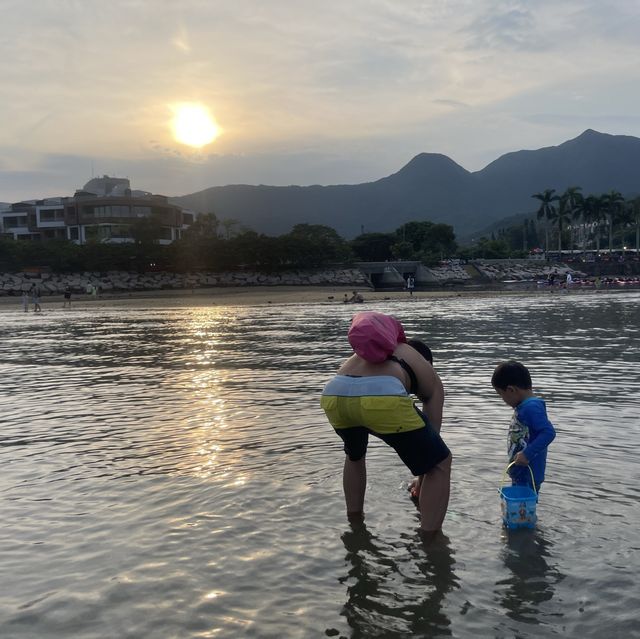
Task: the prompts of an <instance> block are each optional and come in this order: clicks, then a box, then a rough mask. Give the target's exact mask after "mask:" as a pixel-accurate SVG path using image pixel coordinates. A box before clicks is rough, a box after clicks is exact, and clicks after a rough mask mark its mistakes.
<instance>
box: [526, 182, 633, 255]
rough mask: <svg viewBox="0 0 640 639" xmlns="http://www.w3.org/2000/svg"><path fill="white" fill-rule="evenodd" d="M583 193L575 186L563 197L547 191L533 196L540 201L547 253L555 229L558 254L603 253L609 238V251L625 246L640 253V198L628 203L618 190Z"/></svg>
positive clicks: (539, 214) (549, 190)
mask: <svg viewBox="0 0 640 639" xmlns="http://www.w3.org/2000/svg"><path fill="white" fill-rule="evenodd" d="M581 191H582V188H581V187H579V186H571V187H569V188H568V189H567V190H566V191H565V192H564V193H561V194H557V193H556V191H555V189H545V190H544V191H542V192H540V193H534V194H533V195H532V196H531V197H533V198H535V199H536V200H538V201H539V202H540V206H539V208H538V211H537V217H538V219H541V220H543V222H544V228H545V250H549V249H550V246H549V234H550V231H551V230H554V231H555V234H556V240H557V247H558V251H562V249H563V248H568V249H570V250H573V249H579V250H585V249H590V248H593V249H595V250H598V251H599V250H600V247H601V243H602V240H603V239H605V238H607V239H608V249H609V251H612V250H614V248H624V247H625V246H634V247H635V250H636V251H638V250H640V196H638V197H635V198H633V199H628V200H627V199H625V198H624V197H623V196H622V194H621V193H619V192H618V191H615V190H611V191H609V192H608V193H601V194H599V195H596V194H590V195H587V196H584V195H583V194H582V193H581ZM616 243H617V246H614V244H616Z"/></svg>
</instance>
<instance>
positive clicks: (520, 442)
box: [507, 397, 556, 487]
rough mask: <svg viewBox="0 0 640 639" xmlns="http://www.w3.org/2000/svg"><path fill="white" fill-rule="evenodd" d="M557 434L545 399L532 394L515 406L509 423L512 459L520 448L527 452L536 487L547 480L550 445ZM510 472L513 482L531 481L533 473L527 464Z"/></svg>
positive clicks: (510, 457) (527, 483)
mask: <svg viewBox="0 0 640 639" xmlns="http://www.w3.org/2000/svg"><path fill="white" fill-rule="evenodd" d="M555 436H556V431H555V429H554V427H553V424H552V423H551V422H550V421H549V418H548V417H547V409H546V406H545V403H544V401H543V400H541V399H540V398H539V397H529V398H527V399H525V400H524V401H522V402H520V404H518V405H517V406H516V408H515V410H514V411H513V418H512V419H511V424H510V426H509V439H508V444H507V445H508V450H509V463H511V462H512V461H513V459H514V457H515V456H516V455H517V454H518V453H519V452H524V454H525V456H526V457H527V459H528V460H529V465H530V466H531V470H532V471H533V477H534V480H535V482H536V486H537V487H540V484H541V483H542V482H543V481H544V471H545V467H546V465H547V448H548V446H549V444H550V443H551V442H552V441H553V440H554V439H555ZM509 474H510V476H511V479H512V480H513V483H514V484H521V485H527V486H530V485H531V474H530V473H529V469H528V468H527V467H526V466H513V467H512V468H511V470H510V471H509Z"/></svg>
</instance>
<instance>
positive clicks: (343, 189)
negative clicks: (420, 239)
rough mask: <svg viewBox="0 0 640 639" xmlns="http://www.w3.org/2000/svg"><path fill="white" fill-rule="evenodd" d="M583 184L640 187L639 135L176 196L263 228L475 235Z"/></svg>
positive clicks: (428, 157) (588, 188)
mask: <svg viewBox="0 0 640 639" xmlns="http://www.w3.org/2000/svg"><path fill="white" fill-rule="evenodd" d="M569 186H581V187H582V189H583V193H584V194H589V193H596V194H600V193H604V192H608V191H610V190H611V189H615V190H616V191H620V192H621V193H622V194H623V195H624V196H625V197H629V196H632V195H634V196H635V195H637V194H638V193H639V192H640V138H636V137H632V136H627V135H609V134H606V133H599V132H598V131H594V130H592V129H588V130H586V131H585V132H584V133H582V134H581V135H579V136H578V137H577V138H574V139H572V140H568V141H567V142H564V143H562V144H560V145H558V146H551V147H545V148H541V149H537V150H531V151H528V150H527V151H516V152H513V153H507V154H505V155H502V156H501V157H499V158H498V159H497V160H495V161H493V162H491V163H490V164H489V165H487V166H486V167H485V168H483V169H482V170H480V171H475V172H471V171H467V170H466V169H464V168H463V167H462V166H460V165H459V164H456V163H455V162H454V161H453V160H452V159H451V158H449V157H447V156H446V155H441V154H438V153H420V154H419V155H417V156H416V157H414V158H413V159H412V160H411V161H410V162H409V163H408V164H407V165H406V166H404V167H403V168H401V169H400V170H399V171H398V172H397V173H394V174H392V175H389V176H388V177H384V178H382V179H379V180H376V181H375V182H367V183H363V184H350V185H347V184H341V185H333V186H319V185H314V186H264V185H260V186H250V185H229V186H216V187H211V188H208V189H205V190H203V191H198V192H196V193H192V194H190V195H184V196H180V197H175V198H172V201H173V202H175V203H177V204H179V205H181V206H184V207H186V208H190V209H194V210H196V211H201V212H211V211H213V212H214V213H215V214H216V215H217V216H218V218H219V219H225V218H231V219H235V220H237V221H238V222H239V223H240V224H243V225H245V226H248V227H249V228H251V229H253V230H255V231H258V232H260V233H265V234H267V235H281V234H283V233H287V232H288V231H289V230H291V228H292V227H293V226H294V225H295V224H301V223H308V224H324V225H327V226H330V227H332V228H334V229H336V231H338V233H339V234H340V235H342V236H343V237H345V238H347V239H350V238H353V237H355V236H356V235H359V234H360V233H361V232H362V231H363V230H364V231H365V232H388V231H392V230H394V229H396V228H398V227H399V226H400V225H402V224H403V223H405V222H408V221H411V220H430V221H432V222H444V223H446V224H451V225H452V226H453V227H454V229H455V231H456V234H457V235H458V236H459V237H465V236H466V237H469V236H470V235H471V234H473V233H474V232H478V231H480V230H482V229H485V228H487V227H489V226H491V225H493V224H495V223H496V222H499V221H500V220H503V219H506V218H513V216H514V215H518V214H527V213H534V212H535V211H536V210H537V208H538V206H537V201H536V200H533V199H532V197H531V196H532V194H533V193H538V192H540V191H543V190H544V189H548V188H550V189H556V191H558V192H562V191H564V190H565V189H566V188H568V187H569Z"/></svg>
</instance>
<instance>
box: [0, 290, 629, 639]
mask: <svg viewBox="0 0 640 639" xmlns="http://www.w3.org/2000/svg"><path fill="white" fill-rule="evenodd" d="M639 301H640V295H639V294H637V293H629V294H610V293H607V294H602V295H598V294H591V295H575V296H573V295H572V296H564V297H561V296H555V297H554V296H529V297H527V296H514V297H479V298H456V297H452V298H446V299H433V298H429V299H423V300H418V301H415V302H411V303H408V302H405V301H388V302H381V303H380V304H377V305H376V309H377V310H382V311H385V312H390V313H393V314H396V315H397V316H398V317H399V318H400V319H402V320H403V322H404V324H405V327H406V331H407V334H409V335H411V336H416V337H422V338H425V339H426V340H427V341H428V342H429V344H430V345H431V347H432V349H433V351H434V354H435V365H436V368H437V370H438V371H439V373H440V375H441V376H442V378H443V380H444V382H445V386H446V390H447V400H446V408H445V421H444V426H443V433H444V437H445V439H446V441H447V443H448V444H449V446H450V448H451V449H452V451H453V453H454V471H453V495H452V500H451V508H450V512H449V514H448V516H447V520H446V523H445V533H446V535H445V536H444V537H443V538H442V540H441V541H440V543H439V544H437V545H435V546H433V547H431V548H425V547H423V546H422V545H421V543H420V542H419V539H418V536H417V533H416V527H417V523H418V522H417V515H416V512H415V510H414V509H413V508H412V506H411V504H410V502H408V500H407V498H406V493H405V489H404V485H405V482H406V481H407V480H408V479H409V477H408V474H407V472H406V470H404V468H403V467H402V465H401V464H400V463H399V462H398V461H397V459H396V458H395V456H394V455H393V453H392V452H390V451H389V450H388V449H386V448H385V447H384V446H382V445H376V444H375V443H374V444H373V445H372V447H371V450H370V453H369V455H368V467H369V487H368V493H367V521H366V524H365V525H363V526H360V527H355V528H353V527H351V526H349V524H348V523H347V522H346V521H345V519H344V513H343V503H342V496H341V465H342V453H341V446H340V443H339V440H338V438H337V437H336V436H335V435H334V433H333V432H332V431H331V429H330V428H329V427H328V425H327V424H326V423H325V419H324V417H323V415H322V413H321V411H320V409H319V404H318V396H319V392H320V390H321V388H322V386H323V384H324V383H325V382H326V380H327V379H328V378H329V376H330V375H331V374H332V373H333V371H334V370H335V368H336V367H337V365H338V363H339V361H340V360H341V358H343V357H344V356H346V355H347V354H348V352H349V348H348V343H347V341H346V330H347V327H348V324H349V320H350V316H351V314H352V312H353V308H351V307H345V306H343V305H341V304H340V305H330V304H326V305H285V306H262V307H245V308H241V307H236V308H219V307H216V308H211V309H207V308H193V309H190V308H176V309H171V308H162V309H157V308H135V309H132V308H110V309H99V311H98V312H91V311H90V310H82V309H79V310H76V309H74V310H73V311H66V312H62V311H59V312H53V311H52V312H49V313H46V314H43V315H42V316H41V317H37V316H35V315H32V314H29V316H24V315H23V314H22V313H14V312H4V313H2V314H0V330H1V331H2V340H0V367H1V368H2V372H3V379H4V381H5V393H4V396H3V399H2V415H3V429H2V434H1V435H0V454H1V455H2V459H1V461H2V464H3V473H2V476H1V477H2V479H1V484H0V485H1V488H2V505H3V514H4V518H3V524H2V526H1V527H0V554H1V556H2V561H1V562H0V565H1V566H2V569H1V570H2V573H1V574H0V577H1V578H2V583H3V584H5V586H4V588H3V590H2V596H1V597H0V635H1V636H3V637H4V636H6V637H16V638H19V639H22V638H26V637H33V636H47V637H69V636H71V635H72V634H73V635H74V636H82V637H105V636H121V637H140V636H147V637H153V636H158V637H190V636H192V637H206V636H217V637H221V636H223V637H237V636H243V637H244V636H246V637H275V636H279V637H283V636H286V637H316V636H323V635H325V632H326V634H327V635H328V636H353V637H359V636H360V637H364V636H367V637H406V636H434V637H436V636H443V637H444V636H462V637H464V636H514V635H517V636H522V637H527V636H535V637H541V636H552V635H553V636H555V635H556V634H563V633H564V634H567V633H568V634H569V635H571V636H579V635H581V636H584V637H590V636H593V637H599V636H602V634H603V633H605V632H606V633H607V634H608V635H609V636H630V635H631V633H632V629H633V628H635V619H634V615H635V613H634V612H632V611H634V610H636V609H637V606H638V604H639V603H640V598H639V597H638V594H637V592H636V590H637V589H636V588H635V587H634V584H635V580H636V575H637V572H638V569H640V565H639V563H638V550H640V548H639V546H640V543H639V541H638V535H637V530H638V526H639V525H640V520H639V514H638V509H637V504H638V498H639V497H640V490H639V488H638V486H640V474H639V472H638V465H637V459H636V458H637V455H636V454H635V450H636V448H637V444H638V431H639V430H640V425H639V422H638V418H637V415H638V411H639V408H640V399H639V397H640V393H639V392H638V391H640V372H639V371H640V366H639V363H640V326H639V323H638V320H637V317H638V303H639ZM508 357H516V358H518V359H521V360H522V361H524V362H526V364H527V365H528V366H529V367H530V369H531V372H532V375H533V378H534V384H535V387H536V389H537V390H538V391H539V392H540V393H541V394H542V395H543V396H544V398H545V399H546V401H547V404H548V411H549V415H550V417H551V419H552V421H553V422H554V423H555V425H556V427H557V430H558V438H557V440H556V441H555V442H554V443H553V445H552V448H551V451H550V455H549V466H548V481H547V482H546V483H545V485H544V487H543V491H542V495H541V503H540V505H539V507H538V508H539V513H540V525H539V526H538V528H537V529H536V530H535V531H532V532H529V533H525V534H513V533H510V534H507V533H506V532H504V531H503V530H502V528H501V526H500V521H499V503H498V498H497V484H498V482H499V481H500V476H501V472H502V468H503V464H504V456H505V440H506V426H507V423H508V421H509V417H510V415H509V410H508V408H507V407H505V406H504V405H503V404H501V403H500V402H499V400H498V398H497V397H496V396H495V394H494V393H493V390H492V389H491V387H490V383H489V380H490V376H491V372H492V370H493V367H494V365H495V363H496V362H498V361H500V360H502V359H505V358H508ZM587 558H588V559H587ZM596 602H597V604H596ZM488 629H489V630H488ZM616 633H617V634H616Z"/></svg>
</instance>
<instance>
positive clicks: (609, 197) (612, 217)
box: [602, 190, 624, 254]
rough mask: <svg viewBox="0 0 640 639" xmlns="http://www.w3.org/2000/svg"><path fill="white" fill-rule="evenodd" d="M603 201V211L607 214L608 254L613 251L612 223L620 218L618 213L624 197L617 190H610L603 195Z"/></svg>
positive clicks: (622, 206)
mask: <svg viewBox="0 0 640 639" xmlns="http://www.w3.org/2000/svg"><path fill="white" fill-rule="evenodd" d="M602 198H603V201H604V203H605V212H606V216H607V224H608V226H609V254H611V253H612V252H613V225H614V224H615V223H616V222H617V221H618V219H619V218H620V213H621V211H622V209H623V208H624V198H623V197H622V194H621V193H618V191H614V190H611V191H609V193H605V194H604V195H603V196H602Z"/></svg>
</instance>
